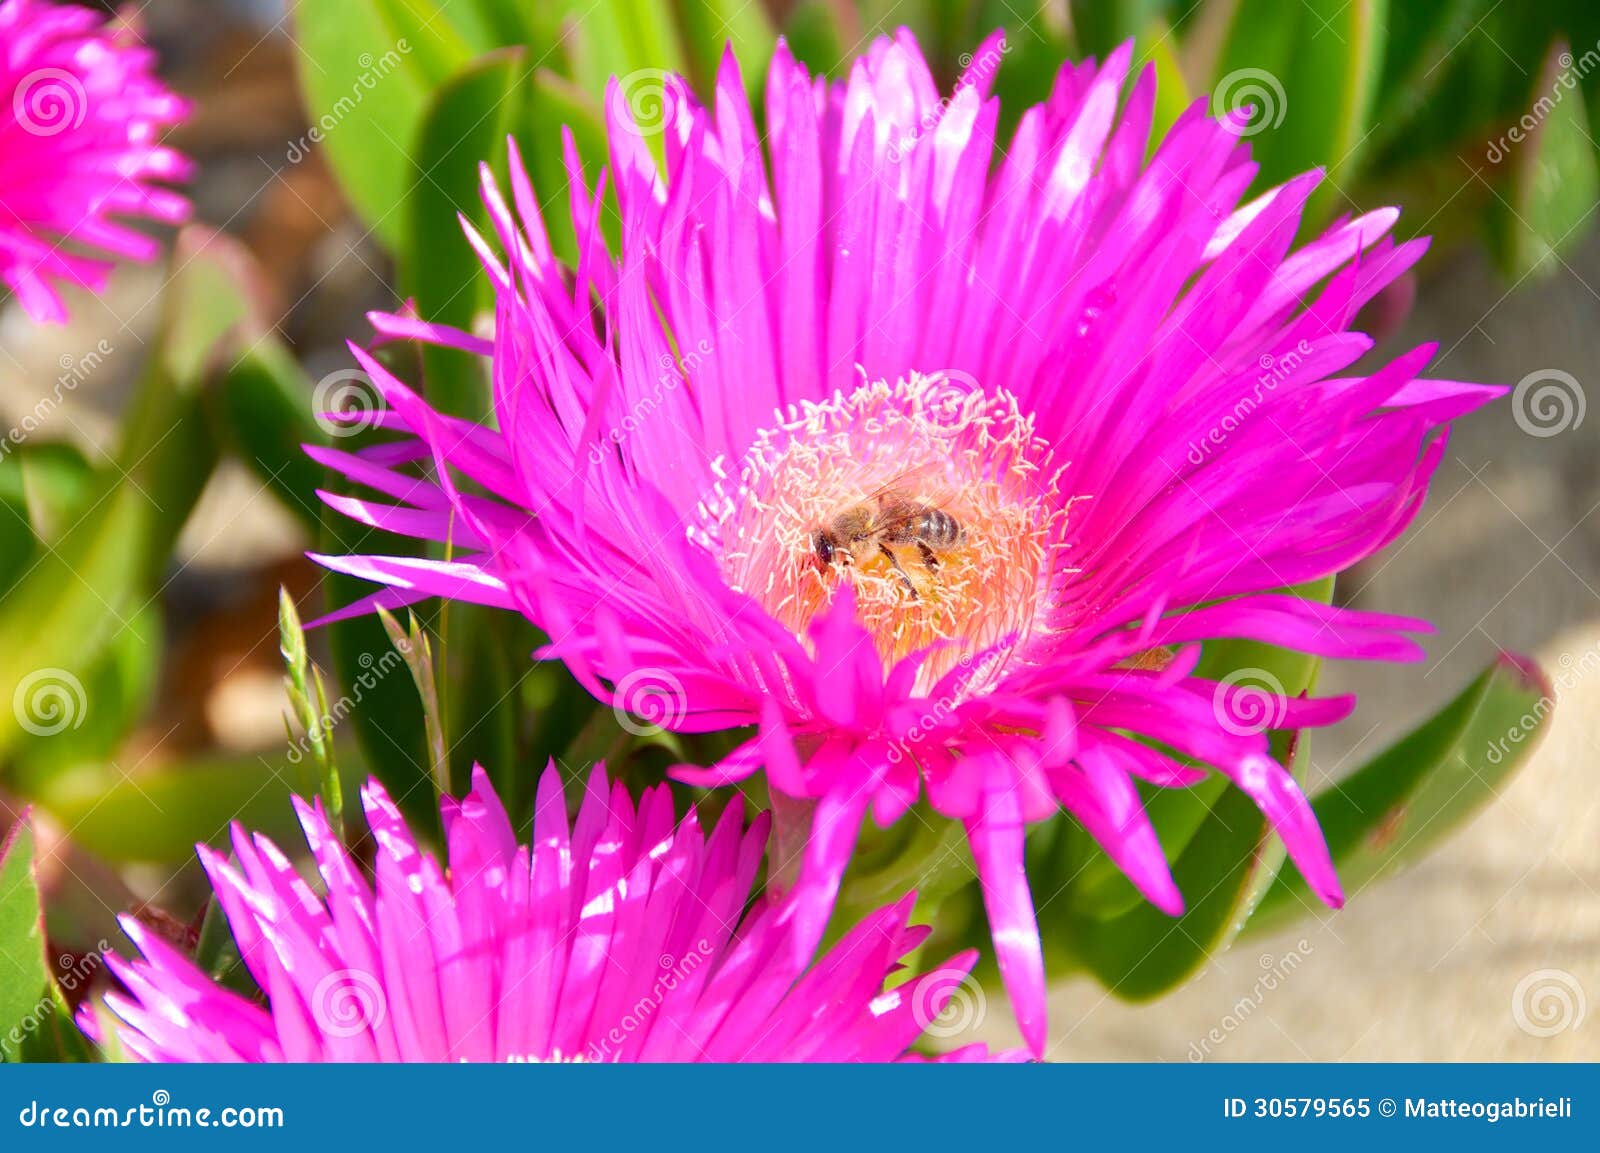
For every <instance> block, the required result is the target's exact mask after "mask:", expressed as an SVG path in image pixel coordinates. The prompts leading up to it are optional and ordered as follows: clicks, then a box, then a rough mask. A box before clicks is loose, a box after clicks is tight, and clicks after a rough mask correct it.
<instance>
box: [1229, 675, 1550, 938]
mask: <svg viewBox="0 0 1600 1153" xmlns="http://www.w3.org/2000/svg"><path fill="white" fill-rule="evenodd" d="M1553 707H1554V705H1553V702H1552V700H1551V698H1550V694H1549V689H1548V688H1547V687H1546V686H1545V685H1544V684H1543V683H1542V682H1541V681H1540V679H1539V677H1538V674H1537V673H1536V672H1535V671H1534V670H1532V669H1531V668H1530V667H1529V666H1527V665H1526V664H1524V663H1522V662H1520V661H1517V660H1514V659H1513V658H1510V657H1502V658H1501V659H1500V660H1498V661H1496V662H1495V663H1494V664H1492V665H1490V666H1489V667H1488V668H1487V669H1485V670H1484V671H1483V673H1481V674H1480V675H1479V676H1478V678H1477V679H1476V680H1474V681H1473V682H1472V684H1470V685H1469V686H1467V688H1466V689H1465V690H1464V691H1463V692H1462V693H1461V695H1460V696H1458V697H1457V698H1456V699H1455V700H1453V701H1451V702H1450V703H1449V704H1448V705H1446V706H1445V707H1444V708H1443V709H1442V710H1440V711H1439V712H1438V713H1436V714H1434V715H1433V716H1432V717H1431V718H1429V719H1428V720H1427V721H1425V722H1424V723H1423V724H1422V725H1421V726H1420V727H1418V728H1417V729H1416V730H1415V731H1414V732H1412V733H1411V734H1410V735H1409V736H1407V737H1406V738H1404V739H1403V740H1401V741H1400V742H1399V743H1397V744H1395V745H1394V746H1392V747H1391V748H1389V749H1388V750H1386V751H1385V752H1383V753H1381V754H1379V755H1378V756H1377V757H1375V758H1374V759H1373V760H1371V761H1369V762H1368V763H1367V764H1366V765H1364V766H1362V767H1361V768H1360V769H1358V770H1356V771H1355V772H1354V773H1352V774H1351V775H1350V776H1348V777H1346V778H1344V779H1343V780H1341V781H1338V782H1336V783H1335V784H1333V785H1331V786H1329V787H1328V788H1327V789H1325V790H1323V791H1322V792H1320V793H1318V794H1317V795H1316V796H1314V797H1313V798H1312V799H1311V807H1312V809H1313V810H1315V812H1316V814H1317V822H1318V823H1319V824H1320V825H1321V826H1322V831H1323V833H1324V834H1325V835H1326V836H1327V838H1328V849H1329V851H1330V852H1331V853H1332V854H1333V860H1334V864H1335V865H1336V866H1337V867H1338V870H1339V876H1340V878H1341V880H1342V881H1343V883H1344V887H1345V892H1346V893H1347V894H1352V895H1353V894H1355V893H1359V892H1360V891H1361V890H1362V889H1363V888H1365V887H1366V886H1367V885H1369V884H1371V883H1373V882H1374V881H1376V880H1378V879H1379V878H1380V877H1383V876H1385V875H1386V874H1388V873H1391V872H1393V871H1394V870H1396V869H1398V868H1400V867H1402V866H1403V865H1405V864H1406V863H1407V862H1408V861H1412V860H1415V859H1416V858H1417V857H1419V856H1421V855H1422V854H1423V853H1424V852H1425V851H1426V850H1427V849H1428V848H1430V847H1431V846H1432V845H1434V844H1435V843H1436V842H1437V841H1439V840H1440V839H1441V838H1443V837H1444V836H1446V835H1448V834H1449V833H1451V832H1453V831H1454V830H1455V829H1457V828H1458V827H1460V826H1461V825H1463V824H1464V823H1466V822H1467V821H1468V820H1470V819H1471V818H1472V816H1473V815H1474V814H1475V813H1477V812H1478V810H1479V809H1481V808H1483V806H1485V805H1487V804H1488V803H1489V802H1490V801H1492V800H1493V799H1494V798H1496V797H1497V796H1499V795H1500V791H1501V789H1503V788H1504V787H1505V783H1506V781H1507V780H1508V779H1509V778H1510V776H1511V774H1512V773H1514V772H1515V771H1516V770H1517V769H1518V768H1519V767H1520V766H1521V765H1523V764H1524V763H1526V761H1527V759H1528V757H1529V755H1530V754H1531V753H1532V752H1533V750H1534V748H1535V747H1536V746H1537V745H1538V743H1539V740H1540V738H1541V737H1542V736H1543V735H1544V725H1545V721H1546V720H1547V719H1548V717H1549V714H1550V710H1551V709H1552V708H1553ZM1314 901H1315V898H1313V897H1311V896H1310V895H1309V893H1308V892H1307V890H1306V887H1305V882H1304V881H1303V880H1301V879H1300V877H1299V876H1298V875H1297V874H1293V873H1291V872H1289V871H1287V870H1286V871H1284V872H1282V873H1280V874H1279V875H1278V877H1277V879H1276V881H1274V883H1273V885H1272V887H1271V888H1270V889H1269V890H1267V892H1266V894H1265V895H1264V896H1263V897H1262V899H1261V904H1260V905H1259V907H1258V908H1257V910H1256V915H1255V917H1254V918H1252V920H1251V924H1250V928H1251V930H1252V931H1257V930H1260V929H1263V928H1268V929H1270V928H1273V927H1276V926H1278V925H1280V924H1281V923H1282V922H1283V921H1285V920H1287V919H1289V918H1292V917H1293V916H1295V915H1296V914H1298V913H1300V912H1301V911H1303V910H1305V909H1308V908H1311V907H1313V902H1314Z"/></svg>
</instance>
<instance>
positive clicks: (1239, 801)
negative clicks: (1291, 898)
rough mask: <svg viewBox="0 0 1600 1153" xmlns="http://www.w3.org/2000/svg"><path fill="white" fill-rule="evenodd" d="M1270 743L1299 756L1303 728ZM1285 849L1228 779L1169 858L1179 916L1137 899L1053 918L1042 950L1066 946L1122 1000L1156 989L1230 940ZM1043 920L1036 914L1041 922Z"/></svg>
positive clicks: (1290, 759)
mask: <svg viewBox="0 0 1600 1153" xmlns="http://www.w3.org/2000/svg"><path fill="white" fill-rule="evenodd" d="M1274 743H1275V745H1277V746H1278V748H1279V750H1281V751H1279V752H1278V753H1277V755H1279V756H1280V758H1281V759H1282V760H1283V761H1284V763H1285V764H1289V765H1291V766H1294V767H1297V766H1299V765H1301V764H1303V763H1304V760H1305V756H1306V741H1305V734H1304V733H1302V734H1300V735H1299V739H1298V740H1297V741H1295V742H1293V743H1288V744H1287V747H1285V742H1282V741H1278V740H1275V741H1274ZM1283 852H1284V850H1283V845H1282V843H1281V842H1280V841H1279V840H1278V839H1277V838H1276V837H1275V836H1273V835H1272V833H1271V832H1270V830H1269V829H1268V826H1267V822H1266V819H1265V818H1264V817H1263V816H1262V815H1261V811H1260V810H1259V809H1257V808H1256V805H1255V802H1254V801H1252V800H1251V799H1250V798H1249V797H1247V796H1246V795H1245V794H1244V793H1243V792H1241V791H1240V790H1239V789H1238V788H1236V787H1235V786H1233V785H1231V784H1230V785H1228V786H1227V787H1226V789H1225V790H1224V791H1223V793H1222V795H1221V797H1220V798H1218V800H1217V801H1216V802H1215V803H1214V804H1213V805H1211V807H1210V808H1209V809H1208V810H1207V811H1206V814H1205V817H1204V819H1203V820H1202V822H1201V824H1200V827H1199V828H1198V829H1197V830H1196V831H1195V833H1194V836H1193V837H1191V838H1190V840H1189V843H1188V845H1187V846H1186V847H1185V848H1184V850H1183V851H1182V852H1181V853H1179V854H1178V856H1177V857H1176V859H1175V860H1174V861H1173V862H1172V878H1173V880H1174V881H1176V882H1177V885H1178V889H1179V891H1180V892H1182V893H1183V895H1184V899H1185V901H1186V902H1187V906H1188V907H1187V908H1186V909H1185V910H1184V914H1183V916H1181V917H1169V916H1167V915H1166V914H1165V913H1163V912H1162V911H1161V910H1160V909H1157V908H1156V907H1155V906H1154V905H1151V904H1149V903H1147V902H1140V903H1139V904H1137V905H1135V906H1134V907H1133V908H1132V909H1130V910H1128V911H1127V912H1125V913H1122V914H1120V915H1118V916H1115V917H1110V918H1083V917H1076V916H1072V915H1070V914H1069V915H1067V916H1066V917H1063V918H1052V919H1051V921H1050V922H1049V924H1050V927H1051V930H1052V935H1051V936H1050V937H1047V944H1046V950H1045V955H1046V956H1047V957H1048V956H1050V954H1051V947H1050V946H1051V945H1052V944H1053V945H1055V946H1056V947H1057V948H1059V949H1062V950H1064V951H1066V952H1067V953H1068V954H1069V955H1070V956H1072V957H1073V958H1075V959H1076V961H1077V962H1078V963H1079V964H1081V965H1082V966H1083V967H1084V968H1086V969H1087V970H1088V971H1089V972H1090V973H1092V974H1093V975H1094V976H1095V978H1096V979H1097V980H1098V981H1099V982H1100V983H1101V984H1102V985H1104V986H1105V987H1106V988H1107V989H1108V990H1110V991H1111V992H1112V993H1113V994H1115V995H1116V996H1118V997H1120V998H1122V999H1123V1000H1127V1001H1146V1000H1150V999H1152V998H1154V997H1157V996H1160V995H1161V994H1162V993H1165V992H1166V991H1167V990H1169V989H1171V988H1173V987H1174V986H1176V985H1178V984H1180V983H1181V982H1182V981H1184V980H1186V979H1187V978H1188V977H1190V976H1192V975H1193V974H1194V973H1195V972H1197V971H1198V970H1199V969H1200V967H1201V966H1202V965H1203V964H1205V961H1206V958H1207V957H1209V956H1211V955H1212V954H1214V953H1217V952H1220V951H1221V950H1223V949H1224V948H1226V947H1227V945H1228V943H1229V942H1230V941H1231V940H1232V939H1233V937H1234V936H1235V935H1237V933H1238V932H1239V930H1240V929H1241V928H1242V927H1243V926H1244V923H1245V921H1246V920H1248V918H1249V916H1250V911H1251V909H1252V908H1253V907H1254V904H1255V902H1256V901H1257V900H1258V899H1259V897H1260V895H1261V892H1262V890H1263V889H1264V888H1265V886H1266V885H1267V884H1269V883H1270V882H1271V880H1272V877H1273V874H1274V873H1275V872H1276V870H1277V868H1278V866H1279V864H1280V863H1281V862H1282V860H1283ZM1045 924H1046V922H1045V921H1044V920H1041V929H1042V928H1044V926H1045Z"/></svg>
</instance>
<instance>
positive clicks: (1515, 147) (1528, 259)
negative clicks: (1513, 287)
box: [1491, 41, 1600, 281]
mask: <svg viewBox="0 0 1600 1153" xmlns="http://www.w3.org/2000/svg"><path fill="white" fill-rule="evenodd" d="M1583 105H1584V101H1583V91H1582V89H1581V88H1580V87H1579V85H1578V82H1577V76H1576V74H1575V73H1574V71H1573V58H1572V52H1571V50H1570V49H1569V48H1568V47H1567V45H1566V43H1565V42H1564V41H1557V42H1556V43H1555V44H1553V45H1551V47H1550V51H1549V53H1548V55H1547V56H1546V57H1545V61H1544V66H1543V67H1542V68H1541V69H1540V70H1539V73H1538V75H1537V77H1536V79H1535V83H1534V89H1533V92H1532V93H1531V95H1530V96H1529V104H1528V108H1529V111H1528V112H1527V113H1526V114H1525V115H1524V116H1523V117H1522V118H1521V120H1519V121H1517V122H1516V123H1515V124H1514V125H1513V126H1511V127H1510V128H1508V129H1507V131H1506V134H1505V135H1504V136H1502V137H1501V138H1500V139H1499V140H1498V141H1497V142H1496V143H1495V144H1493V145H1491V157H1493V156H1494V155H1495V153H1503V154H1504V161H1505V164H1506V165H1507V167H1508V169H1509V176H1510V179H1509V181H1508V187H1507V188H1506V190H1505V191H1504V192H1502V193H1500V195H1499V198H1498V199H1497V200H1496V202H1495V203H1494V205H1493V215H1492V222H1493V225H1492V229H1491V234H1492V236H1493V238H1494V241H1495V245H1494V247H1495V251H1496V254H1497V256H1498V257H1499V260H1500V264H1501V267H1502V268H1503V269H1504V271H1505V274H1506V275H1507V276H1508V277H1510V278H1512V279H1513V280H1514V281H1520V280H1522V279H1523V278H1524V277H1526V276H1529V275H1532V274H1536V273H1537V274H1548V273H1551V272H1554V271H1555V270H1556V269H1557V268H1559V267H1560V266H1561V261H1560V259H1559V258H1560V257H1561V256H1562V255H1563V254H1564V253H1566V252H1568V251H1570V250H1571V249H1572V248H1573V246H1574V245H1576V244H1577V243H1578V242H1579V241H1580V240H1582V239H1583V238H1584V236H1585V235H1587V234H1588V231H1589V228H1590V227H1591V226H1592V224H1593V220H1592V217H1593V215H1594V210H1595V204H1596V202H1597V201H1600V160H1597V158H1596V153H1595V143H1594V138H1593V136H1592V135H1591V133H1590V131H1589V117H1588V114H1587V113H1586V112H1585V110H1584V106H1583ZM1530 123H1531V124H1532V128H1531V129H1530V128H1527V125H1528V124H1530Z"/></svg>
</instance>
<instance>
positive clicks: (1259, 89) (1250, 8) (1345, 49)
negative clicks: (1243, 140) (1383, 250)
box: [1212, 0, 1388, 212]
mask: <svg viewBox="0 0 1600 1153" xmlns="http://www.w3.org/2000/svg"><path fill="white" fill-rule="evenodd" d="M1387 15H1388V2H1387V0H1304V2H1303V3H1300V4H1295V5H1293V6H1292V7H1291V6H1288V5H1283V4H1279V3H1277V2H1276V0H1241V2H1240V3H1239V5H1238V8H1237V11H1236V13H1235V15H1234V19H1233V22H1232V24H1231V26H1230V28H1229V32H1228V38H1227V42H1226V44H1225V46H1224V48H1223V50H1222V53H1221V61H1220V63H1219V64H1218V65H1217V70H1216V75H1215V77H1214V79H1213V85H1212V106H1213V111H1214V112H1217V113H1223V112H1231V111H1236V110H1238V109H1240V108H1242V107H1244V106H1246V105H1253V106H1255V108H1256V113H1255V116H1254V117H1253V118H1252V120H1251V123H1250V126H1249V128H1248V129H1247V135H1248V136H1249V138H1250V143H1251V149H1252V154H1253V156H1254V158H1255V159H1256V160H1257V161H1259V162H1260V164H1261V173H1260V176H1259V177H1258V178H1257V183H1258V185H1259V186H1261V187H1266V186H1268V185H1272V184H1277V183H1279V182H1281V181H1283V180H1286V179H1288V178H1289V177H1290V176H1293V175H1295V174H1296V173H1299V172H1304V171H1306V170H1308V169H1311V168H1316V167H1321V168H1323V169H1324V170H1325V171H1326V173H1327V180H1326V182H1325V183H1324V184H1323V186H1322V187H1321V188H1319V189H1318V190H1317V193H1316V195H1315V197H1314V198H1313V203H1314V204H1315V205H1316V206H1318V207H1317V208H1315V209H1314V212H1326V210H1327V208H1328V206H1329V205H1331V204H1332V202H1333V200H1334V198H1335V197H1337V196H1338V193H1339V189H1341V188H1343V187H1345V186H1346V185H1347V184H1348V183H1349V182H1350V180H1351V179H1352V177H1353V176H1354V174H1355V173H1356V172H1358V171H1359V164H1360V160H1361V153H1362V150H1363V148H1364V146H1365V142H1366V139H1367V136H1368V135H1369V130H1370V129H1371V126H1372V113H1373V106H1374V99H1375V97H1376V94H1377V89H1378V81H1379V79H1380V77H1381V68H1382V61H1383V35H1384V25H1385V22H1386V20H1387Z"/></svg>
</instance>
